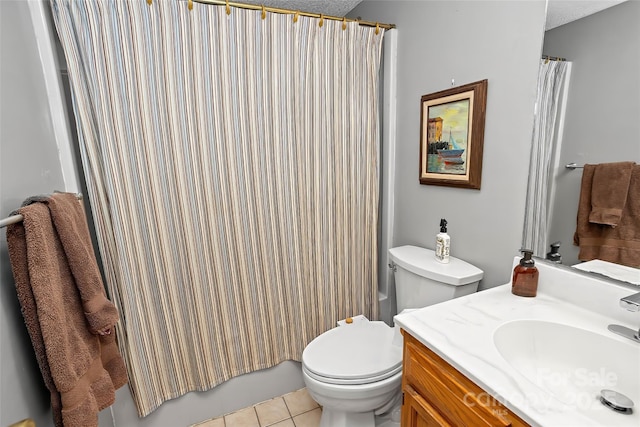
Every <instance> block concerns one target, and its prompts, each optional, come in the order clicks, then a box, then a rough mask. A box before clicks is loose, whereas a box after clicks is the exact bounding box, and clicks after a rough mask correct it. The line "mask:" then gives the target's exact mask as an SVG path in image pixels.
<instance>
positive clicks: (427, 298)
mask: <svg viewBox="0 0 640 427" xmlns="http://www.w3.org/2000/svg"><path fill="white" fill-rule="evenodd" d="M389 257H390V258H391V264H392V266H393V269H394V277H395V283H396V305H397V309H398V311H397V312H398V313H400V312H401V311H402V310H404V309H407V308H421V307H426V306H428V305H432V304H437V303H439V302H443V301H447V300H450V299H452V298H457V297H461V296H463V295H468V294H471V293H474V292H476V290H477V289H478V282H479V281H480V279H482V276H483V274H484V273H483V271H482V270H480V269H479V268H477V267H475V266H473V265H471V264H469V263H468V262H465V261H462V260H461V259H458V258H454V257H450V258H449V263H447V264H443V263H441V262H439V261H437V260H436V255H435V252H434V251H432V250H431V249H425V248H419V247H417V246H400V247H397V248H391V249H389Z"/></svg>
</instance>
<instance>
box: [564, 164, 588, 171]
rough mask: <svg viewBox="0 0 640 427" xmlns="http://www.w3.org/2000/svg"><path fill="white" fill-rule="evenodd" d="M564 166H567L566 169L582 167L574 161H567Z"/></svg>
mask: <svg viewBox="0 0 640 427" xmlns="http://www.w3.org/2000/svg"><path fill="white" fill-rule="evenodd" d="M564 167H565V168H567V169H571V170H574V169H582V168H584V166H578V165H577V164H575V163H568V164H566V165H564Z"/></svg>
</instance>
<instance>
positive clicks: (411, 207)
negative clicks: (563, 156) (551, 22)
mask: <svg viewBox="0 0 640 427" xmlns="http://www.w3.org/2000/svg"><path fill="white" fill-rule="evenodd" d="M350 15H351V16H362V17H363V19H366V20H369V21H374V22H375V21H380V22H390V23H394V24H396V26H397V28H398V30H397V31H398V46H399V49H398V105H397V120H398V121H397V129H398V131H397V149H396V186H395V231H394V239H393V240H394V243H395V245H396V246H399V245H406V244H413V245H418V246H423V247H427V248H430V249H434V248H435V235H436V233H438V231H439V226H438V225H439V222H440V218H446V219H447V220H448V221H449V234H450V236H451V253H452V255H453V256H455V257H457V258H461V259H464V260H466V261H468V262H470V263H472V264H474V265H476V266H477V267H479V268H481V269H482V270H484V272H485V275H484V279H483V280H482V283H481V288H489V287H493V286H496V285H501V284H504V283H507V282H509V281H510V275H511V265H512V260H513V256H514V255H516V254H518V250H519V249H520V245H521V237H522V226H523V215H524V207H525V193H526V183H527V175H528V165H529V155H530V146H531V131H532V125H533V107H534V102H535V95H536V79H537V73H538V61H539V58H540V52H541V48H542V38H543V28H544V20H545V2H544V1H517V2H505V1H365V2H363V3H361V4H360V5H359V6H358V7H357V8H356V9H355V10H354V11H353V13H351V14H350ZM451 79H455V82H456V85H462V84H466V83H471V82H475V81H478V80H482V79H488V80H489V87H488V100H487V115H486V129H485V135H484V160H483V171H482V188H481V190H479V191H478V190H470V189H457V188H447V187H438V186H431V185H420V184H419V183H418V156H419V127H420V97H421V96H422V95H425V94H429V93H432V92H437V91H440V90H443V89H448V88H450V87H451Z"/></svg>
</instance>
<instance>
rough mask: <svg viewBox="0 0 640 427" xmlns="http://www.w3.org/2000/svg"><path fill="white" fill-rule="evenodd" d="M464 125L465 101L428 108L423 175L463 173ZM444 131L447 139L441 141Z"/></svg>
mask: <svg viewBox="0 0 640 427" xmlns="http://www.w3.org/2000/svg"><path fill="white" fill-rule="evenodd" d="M468 123H469V100H468V99H463V100H458V101H454V102H448V103H445V104H439V105H433V106H430V107H429V108H428V118H427V156H428V159H427V160H428V163H427V172H429V173H443V174H453V175H461V174H462V175H463V174H465V173H466V165H465V160H466V158H467V154H468V153H467V151H468V150H467V137H468V132H467V128H468ZM444 129H447V130H448V131H449V132H448V134H449V135H448V137H447V138H443V136H444V135H443V134H444V133H445V132H444Z"/></svg>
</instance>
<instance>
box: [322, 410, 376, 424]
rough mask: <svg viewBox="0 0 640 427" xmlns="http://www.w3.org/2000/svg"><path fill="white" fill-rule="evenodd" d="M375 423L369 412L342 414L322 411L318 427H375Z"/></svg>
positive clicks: (340, 412) (371, 413)
mask: <svg viewBox="0 0 640 427" xmlns="http://www.w3.org/2000/svg"><path fill="white" fill-rule="evenodd" d="M375 425H376V421H375V417H374V415H373V411H371V412H342V411H332V410H330V409H328V408H323V409H322V417H321V418H320V427H375Z"/></svg>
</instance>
